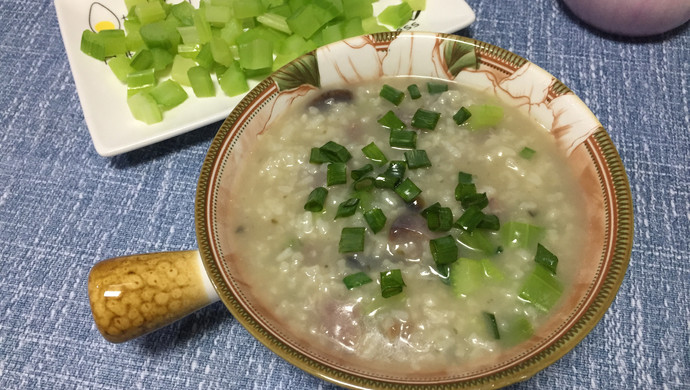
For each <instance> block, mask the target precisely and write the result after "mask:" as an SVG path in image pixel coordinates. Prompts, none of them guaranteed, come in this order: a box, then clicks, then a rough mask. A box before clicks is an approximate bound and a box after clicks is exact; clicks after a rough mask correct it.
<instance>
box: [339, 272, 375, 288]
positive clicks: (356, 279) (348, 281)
mask: <svg viewBox="0 0 690 390" xmlns="http://www.w3.org/2000/svg"><path fill="white" fill-rule="evenodd" d="M371 282H372V280H371V278H370V277H369V276H368V275H367V274H365V273H364V272H357V273H356V274H351V275H347V276H346V277H344V278H343V283H345V287H347V289H348V290H352V289H353V288H355V287H359V286H362V285H365V284H367V283H371Z"/></svg>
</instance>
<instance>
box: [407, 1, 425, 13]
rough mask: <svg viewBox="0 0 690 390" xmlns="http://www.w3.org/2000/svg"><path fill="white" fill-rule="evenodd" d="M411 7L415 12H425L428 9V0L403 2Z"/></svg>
mask: <svg viewBox="0 0 690 390" xmlns="http://www.w3.org/2000/svg"><path fill="white" fill-rule="evenodd" d="M403 1H404V2H406V3H407V4H409V5H410V8H412V9H413V10H415V11H424V10H425V9H426V0H403Z"/></svg>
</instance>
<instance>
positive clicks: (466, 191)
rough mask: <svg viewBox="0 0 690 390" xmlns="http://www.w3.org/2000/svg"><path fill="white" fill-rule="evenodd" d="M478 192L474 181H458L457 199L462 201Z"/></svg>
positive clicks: (456, 188)
mask: <svg viewBox="0 0 690 390" xmlns="http://www.w3.org/2000/svg"><path fill="white" fill-rule="evenodd" d="M476 193H477V186H475V185H474V183H462V182H460V183H458V185H457V186H456V187H455V200H458V201H462V200H463V199H465V198H466V197H468V196H472V195H474V194H476Z"/></svg>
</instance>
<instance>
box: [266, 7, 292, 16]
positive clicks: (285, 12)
mask: <svg viewBox="0 0 690 390" xmlns="http://www.w3.org/2000/svg"><path fill="white" fill-rule="evenodd" d="M267 12H270V13H272V14H276V15H280V16H284V17H285V18H287V17H288V16H290V15H292V10H291V9H290V5H288V4H283V5H279V6H277V7H270V8H269V9H268V11H267Z"/></svg>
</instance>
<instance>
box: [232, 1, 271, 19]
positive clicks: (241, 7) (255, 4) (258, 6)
mask: <svg viewBox="0 0 690 390" xmlns="http://www.w3.org/2000/svg"><path fill="white" fill-rule="evenodd" d="M233 11H235V17H236V18H237V19H244V18H253V17H255V16H259V15H261V14H263V13H264V12H265V11H266V10H265V8H264V5H263V4H262V3H261V0H242V1H235V2H234V3H233Z"/></svg>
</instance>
